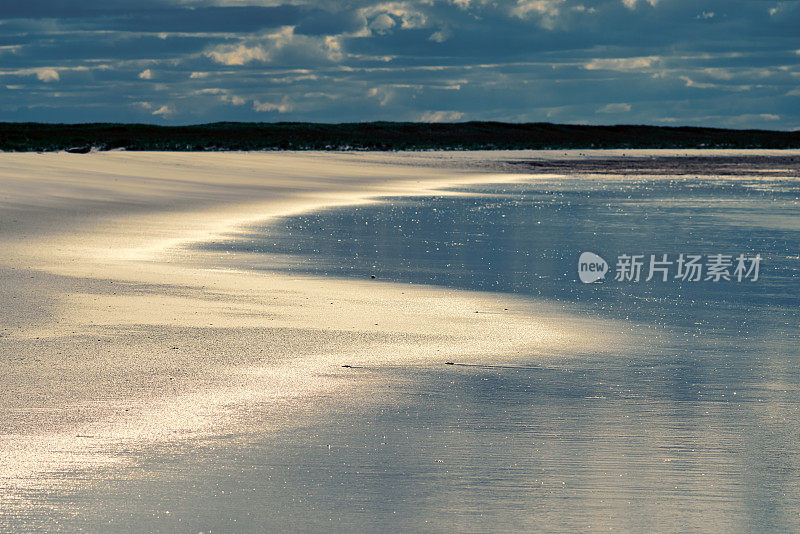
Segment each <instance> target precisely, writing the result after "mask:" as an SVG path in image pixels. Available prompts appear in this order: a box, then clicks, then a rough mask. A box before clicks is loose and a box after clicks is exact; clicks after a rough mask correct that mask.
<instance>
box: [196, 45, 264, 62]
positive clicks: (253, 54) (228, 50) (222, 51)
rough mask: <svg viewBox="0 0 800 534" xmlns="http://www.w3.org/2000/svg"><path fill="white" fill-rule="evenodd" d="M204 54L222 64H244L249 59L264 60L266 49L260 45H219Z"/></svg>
mask: <svg viewBox="0 0 800 534" xmlns="http://www.w3.org/2000/svg"><path fill="white" fill-rule="evenodd" d="M206 56H208V57H210V58H211V59H212V60H214V61H216V62H217V63H222V64H223V65H244V64H246V63H250V62H251V61H266V60H267V51H266V50H264V49H263V48H262V47H260V46H253V47H247V46H245V45H243V44H240V45H220V46H218V47H216V48H215V49H214V50H210V51H209V52H206Z"/></svg>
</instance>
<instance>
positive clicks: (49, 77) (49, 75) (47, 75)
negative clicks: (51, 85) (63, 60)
mask: <svg viewBox="0 0 800 534" xmlns="http://www.w3.org/2000/svg"><path fill="white" fill-rule="evenodd" d="M33 72H34V73H36V77H37V78H39V80H40V81H43V82H57V81H58V80H60V79H61V77H60V76H59V75H58V71H57V70H55V69H35V70H34V71H33Z"/></svg>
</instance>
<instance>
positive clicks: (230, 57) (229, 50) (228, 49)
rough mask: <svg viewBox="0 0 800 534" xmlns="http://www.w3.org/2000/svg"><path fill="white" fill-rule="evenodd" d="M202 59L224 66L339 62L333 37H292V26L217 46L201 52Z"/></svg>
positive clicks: (339, 49)
mask: <svg viewBox="0 0 800 534" xmlns="http://www.w3.org/2000/svg"><path fill="white" fill-rule="evenodd" d="M205 55H206V57H208V58H210V59H211V60H212V61H214V62H216V63H221V64H223V65H228V66H239V65H246V64H248V63H251V62H254V61H255V62H261V63H273V62H276V61H277V60H279V59H281V58H287V59H290V60H299V59H302V60H304V61H309V60H311V61H317V62H319V61H324V62H328V61H339V60H341V59H342V58H343V53H342V46H341V41H340V39H339V38H338V37H337V36H332V35H324V36H309V35H302V34H297V33H295V28H294V26H284V27H282V28H280V29H279V30H277V31H275V32H272V33H267V34H263V35H259V36H254V37H252V38H250V39H248V40H246V42H243V43H240V44H222V45H217V46H215V47H213V48H211V49H210V50H207V51H206V52H205Z"/></svg>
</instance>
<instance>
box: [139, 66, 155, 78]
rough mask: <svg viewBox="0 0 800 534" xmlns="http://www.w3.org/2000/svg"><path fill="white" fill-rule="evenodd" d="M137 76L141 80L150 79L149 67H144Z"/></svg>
mask: <svg viewBox="0 0 800 534" xmlns="http://www.w3.org/2000/svg"><path fill="white" fill-rule="evenodd" d="M139 78H141V79H143V80H152V79H153V72H152V71H151V70H150V69H145V70H143V71H142V72H140V73H139Z"/></svg>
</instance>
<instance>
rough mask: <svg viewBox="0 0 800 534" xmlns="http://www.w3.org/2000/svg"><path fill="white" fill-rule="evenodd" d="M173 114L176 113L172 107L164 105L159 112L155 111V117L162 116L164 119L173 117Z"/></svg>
mask: <svg viewBox="0 0 800 534" xmlns="http://www.w3.org/2000/svg"><path fill="white" fill-rule="evenodd" d="M173 113H175V110H174V109H172V108H171V107H170V106H167V105H163V106H161V107H160V108H158V109H157V110H155V111H154V112H153V115H161V116H162V117H166V116H168V115H172V114H173Z"/></svg>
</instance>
